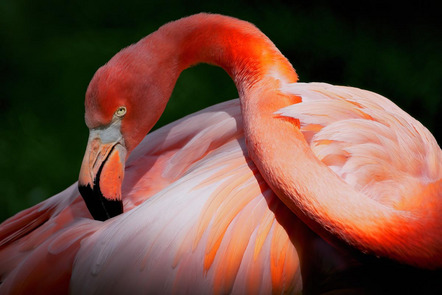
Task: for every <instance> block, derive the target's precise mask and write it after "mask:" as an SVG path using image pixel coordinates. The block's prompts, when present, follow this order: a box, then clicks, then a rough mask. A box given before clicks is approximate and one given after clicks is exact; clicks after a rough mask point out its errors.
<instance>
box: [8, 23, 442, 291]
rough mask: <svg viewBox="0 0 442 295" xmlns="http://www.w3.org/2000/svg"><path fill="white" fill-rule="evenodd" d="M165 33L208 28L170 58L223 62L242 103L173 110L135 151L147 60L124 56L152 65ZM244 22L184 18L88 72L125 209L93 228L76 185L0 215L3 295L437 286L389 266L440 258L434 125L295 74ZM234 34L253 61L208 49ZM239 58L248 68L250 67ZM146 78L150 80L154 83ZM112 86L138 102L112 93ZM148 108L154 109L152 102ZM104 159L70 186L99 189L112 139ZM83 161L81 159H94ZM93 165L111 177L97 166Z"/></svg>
mask: <svg viewBox="0 0 442 295" xmlns="http://www.w3.org/2000/svg"><path fill="white" fill-rule="evenodd" d="M179 22H181V23H179ZM201 22H202V23H201ZM204 25H207V26H206V27H207V30H205V29H204V28H205V26H204ZM177 28H180V30H183V31H185V32H191V33H189V34H190V35H192V34H196V36H199V38H203V37H205V36H206V35H205V34H206V33H207V34H212V35H211V36H212V39H209V40H206V39H204V40H202V39H198V40H199V41H201V42H202V43H203V44H206V43H209V44H212V43H213V44H214V45H213V46H214V47H211V50H214V51H210V50H209V51H204V50H203V51H202V53H198V52H196V53H195V51H192V50H189V51H188V52H187V53H186V54H183V55H182V57H181V58H182V59H181V62H182V63H183V65H186V66H188V65H190V64H193V63H195V58H199V59H202V61H206V62H214V63H217V64H219V65H220V66H222V67H223V68H225V69H226V71H227V72H228V73H229V74H230V75H231V76H232V78H233V80H234V81H235V83H236V85H237V87H238V89H239V93H240V99H241V103H240V102H239V101H238V100H234V101H229V102H226V103H223V104H220V105H217V106H214V107H211V108H209V109H206V110H203V111H201V112H198V113H196V114H193V115H190V116H188V117H185V118H183V119H181V120H179V121H177V122H174V123H172V124H170V125H168V126H165V127H163V128H161V129H159V130H157V131H155V132H153V133H151V134H149V135H147V136H146V137H145V138H144V140H143V141H141V143H140V144H139V145H138V146H137V147H136V148H135V149H134V147H135V145H136V143H137V140H136V139H135V138H137V137H139V136H140V135H139V134H142V133H143V130H144V129H143V128H150V127H151V126H150V125H151V124H152V123H151V122H152V121H149V122H148V123H143V124H145V125H146V126H147V127H143V128H142V127H139V126H137V130H136V132H137V133H136V134H135V135H133V134H132V135H131V134H129V133H130V130H131V129H130V128H129V127H128V126H131V125H129V123H127V122H132V121H134V119H133V118H134V117H131V116H130V115H131V111H132V109H131V106H132V105H131V103H132V104H133V103H135V102H136V101H137V100H136V99H135V98H137V99H138V95H139V93H144V92H143V91H147V90H148V88H146V86H145V85H144V86H142V87H141V86H139V85H137V84H136V82H137V81H138V80H137V79H138V76H137V75H135V74H141V72H139V71H140V68H141V70H142V69H143V66H144V64H143V63H139V62H138V63H136V67H135V68H136V70H133V69H132V68H131V67H132V62H133V61H139V60H140V59H142V58H144V57H145V56H147V55H146V54H145V53H142V52H143V51H142V50H147V51H148V52H150V53H151V54H152V55H150V56H149V57H148V62H146V61H145V60H142V61H143V62H146V65H151V64H152V63H155V64H156V63H158V64H161V65H162V66H164V64H162V62H165V59H163V57H167V53H168V52H169V51H168V50H170V48H166V49H165V50H164V51H162V52H161V53H158V54H159V55H160V56H159V58H158V59H157V60H156V59H155V58H154V57H155V55H153V53H155V52H156V50H158V48H161V46H158V44H160V45H164V44H169V43H167V37H170V36H174V34H177V32H175V31H174V30H177ZM198 30H200V31H201V32H202V33H198V32H199V31H198ZM217 30H218V31H219V32H221V33H220V34H219V36H218V38H220V39H217V35H216V34H215V33H216V32H217ZM255 30H256V31H257V29H256V28H254V27H253V26H251V25H250V24H247V23H244V22H241V21H238V20H235V19H232V18H227V17H222V16H216V15H197V16H193V17H190V18H188V19H183V20H181V21H178V22H176V23H171V24H168V25H166V27H165V28H162V29H160V30H159V31H158V32H157V33H156V34H153V35H152V37H147V39H143V40H142V41H140V43H139V44H138V45H134V46H132V47H129V48H128V49H126V50H123V51H122V52H121V53H119V54H118V55H117V56H116V57H114V59H113V60H112V61H111V62H110V63H109V64H108V65H107V66H106V67H104V68H102V69H101V70H100V71H99V72H97V74H96V77H95V78H94V80H93V82H91V86H90V88H89V90H88V98H87V100H86V110H87V111H86V114H87V116H86V119H87V123H88V125H89V127H90V128H91V134H92V135H93V136H95V135H96V134H97V132H98V131H97V130H101V129H102V128H104V127H103V126H108V125H106V124H108V123H109V122H111V123H109V124H110V125H109V126H112V128H113V129H106V130H108V133H106V135H105V136H103V134H101V135H100V136H101V137H96V138H92V137H90V142H91V143H92V144H91V145H90V146H91V147H94V144H95V143H94V141H93V140H97V138H100V140H101V141H102V142H103V143H106V144H107V142H109V138H112V140H114V139H113V138H117V140H118V144H117V146H118V149H119V150H118V151H120V150H122V148H124V147H126V146H127V148H128V152H129V153H130V157H129V158H128V159H127V162H126V168H125V172H124V181H123V184H122V189H121V196H122V198H121V199H122V202H123V207H124V213H123V214H122V215H119V216H116V217H114V218H112V219H109V220H107V221H105V222H100V221H95V220H92V219H91V218H90V215H89V212H88V211H87V208H86V206H85V204H84V203H83V201H82V199H81V197H80V195H79V192H78V190H77V188H76V185H73V186H71V187H70V188H68V189H67V190H66V191H64V192H62V193H60V194H58V195H56V196H54V197H52V198H50V199H48V200H46V201H44V202H42V203H41V204H39V205H36V206H35V207H33V208H30V209H28V210H26V211H24V212H21V213H19V214H18V215H16V216H14V217H12V218H11V219H9V220H7V221H5V222H4V223H3V224H2V225H1V227H0V230H1V232H0V261H2V263H1V265H0V276H1V281H2V284H1V285H0V292H2V293H11V292H12V293H26V292H30V291H33V292H35V290H39V291H42V293H46V290H48V289H51V290H56V291H58V292H67V291H68V290H70V291H71V292H73V293H80V294H93V293H95V294H96V293H106V294H109V293H114V294H120V293H123V292H124V293H148V292H161V293H230V292H232V293H237V294H243V293H253V294H255V293H263V294H266V293H271V292H272V293H281V292H282V291H284V292H288V293H299V292H301V291H302V290H303V288H304V290H305V291H307V292H313V293H316V292H320V291H330V290H337V289H345V288H355V289H354V290H358V291H361V290H362V289H361V288H368V291H373V290H375V291H380V290H384V289H383V288H386V289H385V290H394V289H393V288H394V287H395V284H399V280H398V279H402V276H404V277H405V278H406V277H408V278H415V277H416V276H418V275H420V277H419V280H422V279H423V278H425V277H427V276H429V283H430V286H431V284H434V286H435V284H437V283H435V282H436V280H437V277H438V276H440V272H438V271H436V272H428V271H419V270H417V269H415V268H412V267H408V266H400V264H397V263H405V264H411V265H414V266H416V265H417V266H419V267H425V268H432V269H439V268H440V267H441V265H442V252H441V251H442V239H441V236H442V226H441V219H440V218H439V217H440V213H439V212H440V209H442V205H441V204H442V203H441V201H440V197H441V196H440V191H441V185H442V180H441V179H442V168H441V164H442V152H441V149H440V147H439V146H438V144H437V142H436V141H435V139H434V138H433V136H432V135H431V133H430V132H429V131H428V130H426V129H425V127H423V126H422V125H421V124H420V123H419V122H417V121H416V120H414V119H413V118H411V117H410V116H409V115H408V114H406V113H405V112H403V111H402V110H400V109H399V108H398V107H397V106H396V105H394V104H393V103H392V102H391V101H389V100H388V99H386V98H384V97H382V96H380V95H378V94H375V93H372V92H369V91H365V90H360V89H356V88H351V87H343V86H332V85H329V84H323V83H293V82H295V80H296V74H295V73H294V71H293V72H292V70H291V66H290V65H289V64H288V62H286V60H285V59H284V58H283V57H282V55H281V56H280V53H279V51H277V49H276V48H275V47H274V46H273V44H271V42H270V41H269V40H268V39H266V38H265V36H264V37H263V35H262V33H260V32H259V31H257V32H255ZM195 32H196V33H195ZM228 33H231V34H228ZM244 33H245V34H247V36H252V38H250V39H251V41H250V44H252V45H253V50H254V52H253V54H252V53H250V54H251V55H252V56H254V54H257V56H260V55H259V54H258V53H260V52H261V51H260V50H261V49H260V48H261V47H262V46H263V48H265V50H264V51H262V52H264V53H265V54H262V56H264V57H265V59H264V61H262V64H263V65H260V64H259V63H260V60H259V59H258V60H254V59H245V58H244V57H243V56H242V55H244V54H249V52H248V51H247V50H243V49H245V48H247V46H246V45H242V46H244V48H242V47H241V49H240V50H239V51H238V52H236V51H234V48H235V47H227V49H225V48H224V47H222V46H221V45H219V44H218V43H217V42H221V41H220V40H225V39H226V38H227V39H228V40H229V42H226V43H229V44H231V43H232V42H233V41H232V40H235V38H234V37H232V36H235V37H238V36H239V37H244V36H243V34H244ZM165 36H166V37H165ZM220 36H221V37H220ZM226 36H228V37H226ZM187 37H188V36H187ZM239 37H238V38H239ZM182 38H183V40H186V34H184V35H183V36H182ZM223 38H224V39H223ZM229 38H232V39H229ZM165 40H166V41H165ZM189 40H192V41H189V43H192V44H193V43H194V42H197V41H198V40H197V41H195V39H189ZM155 42H157V43H155ZM210 42H212V43H210ZM178 43H179V42H178ZM221 44H222V42H221ZM234 44H236V43H234ZM153 45H156V46H153ZM169 45H170V44H169ZM188 45H189V44H188ZM211 46H212V45H211ZM223 46H227V45H223ZM151 47H152V48H153V49H150V48H151ZM189 47H190V48H194V47H192V46H191V45H189ZM267 47H268V48H267ZM171 48H172V47H171ZM149 50H152V51H149ZM183 50H184V49H183ZM189 52H190V53H189ZM208 52H209V53H210V52H215V53H219V52H221V53H220V54H221V56H217V55H216V54H215V55H214V56H212V55H210V54H209V55H208ZM226 56H227V57H226ZM221 57H222V58H224V59H226V58H231V59H233V62H232V63H229V60H228V59H227V60H222V59H221ZM238 58H240V59H239V61H240V62H238ZM260 58H261V57H260ZM167 61H168V62H169V60H167ZM196 61H198V59H196ZM170 62H171V63H172V64H174V63H173V60H172V61H170ZM250 62H252V63H253V66H252V67H247V65H249V64H248V63H250ZM272 62H274V63H272ZM255 63H256V64H255ZM287 64H288V65H287ZM121 65H124V66H123V67H121ZM115 69H117V70H115ZM154 69H155V67H153V66H152V67H149V71H152V72H154ZM167 69H168V70H170V68H167ZM182 69H183V68H181V67H180V66H178V67H177V68H175V69H174V70H176V71H178V72H177V73H174V75H172V76H170V79H171V81H167V80H161V79H165V78H167V74H168V72H167V71H166V73H163V74H162V75H164V76H161V77H160V78H159V83H158V84H155V85H156V87H157V88H158V89H160V90H161V91H159V90H158V89H157V90H155V91H154V95H157V96H158V97H155V99H159V98H163V99H166V101H167V98H168V97H167V94H168V93H170V91H171V88H172V87H173V84H174V82H175V80H176V78H177V75H178V74H179V71H180V70H182ZM246 69H248V70H246ZM123 70H124V71H127V72H128V74H127V75H124V78H122V80H123V81H124V82H122V84H118V83H120V82H119V80H118V77H119V76H118V75H114V74H115V73H122V72H121V71H123ZM124 71H123V73H124ZM149 73H150V72H149ZM148 76H149V77H148V78H149V79H147V80H148V81H149V83H150V82H152V81H153V80H152V79H154V78H153V77H152V76H151V75H148ZM174 79H175V80H174ZM142 81H144V82H145V81H146V79H145V78H142ZM111 82H113V83H111ZM144 82H143V83H144ZM140 83H141V82H140ZM122 85H124V87H123V88H122ZM127 85H129V87H128V86H127ZM134 85H136V87H135V88H136V89H135V90H133V89H134V88H133V87H134ZM149 85H150V84H149ZM158 85H159V86H158ZM166 86H167V87H169V88H170V89H169V88H167V87H166ZM152 87H153V86H152ZM161 87H165V88H167V89H163V90H162V89H161ZM121 89H123V90H124V91H123V90H121ZM140 91H141V92H140ZM103 93H104V94H103ZM121 93H124V94H125V95H126V96H131V95H133V96H134V97H135V98H134V100H130V99H128V101H121V99H122V98H121V97H122V95H118V94H121ZM134 93H135V94H134ZM147 94H148V93H145V94H144V96H146V95H147ZM103 95H105V96H103ZM162 95H165V96H166V97H164V96H162ZM97 97H98V98H97ZM115 97H118V101H117V102H115V101H114V100H115V99H116V98H115ZM123 97H124V96H123ZM99 99H108V100H110V103H109V104H107V102H106V100H103V101H100V100H99ZM143 99H146V98H145V97H143ZM95 100H98V102H96V101H95ZM153 101H154V102H156V100H153ZM102 104H104V105H105V106H101V105H102ZM120 105H124V107H125V108H126V107H127V117H123V116H115V115H113V114H112V112H113V110H114V109H115V108H116V107H119V106H120ZM145 105H146V103H145V102H143V107H144V106H145ZM154 105H155V104H154ZM149 107H152V104H151V105H149ZM102 109H103V111H102ZM137 111H139V110H137ZM153 112H154V113H158V115H159V114H160V113H161V112H162V107H161V106H158V107H157V109H155V110H154V111H153ZM88 114H89V115H88ZM116 114H118V113H116ZM140 114H142V113H140ZM112 116H113V117H112ZM145 116H147V115H146V114H145ZM153 116H157V114H155V115H153ZM124 120H126V121H124ZM131 120H132V121H131ZM149 120H154V119H149ZM100 122H106V124H105V125H103V126H101V125H100V124H102V123H100ZM125 122H126V123H125ZM124 124H126V125H124ZM143 124H141V125H143ZM97 126H98V127H97ZM115 126H117V127H115ZM143 126H144V125H143ZM100 128H101V129H100ZM106 128H107V127H106ZM115 128H117V129H115ZM109 130H110V131H109ZM134 132H135V131H134ZM128 134H129V135H128ZM92 135H91V136H92ZM91 138H92V139H91ZM283 139H284V140H283ZM132 150H133V151H132ZM98 155H100V154H99V153H98ZM104 155H107V156H99V157H101V158H97V159H98V162H99V163H101V162H102V163H103V164H100V165H102V166H100V168H97V167H98V166H94V167H95V168H93V169H92V170H93V173H92V174H89V171H87V172H84V171H86V170H84V171H83V170H82V173H81V174H80V178H81V180H84V181H85V182H88V183H89V184H90V185H91V186H94V187H95V186H98V184H97V183H99V184H100V185H101V188H103V187H104V186H105V185H108V183H109V182H108V181H107V179H105V177H108V175H111V176H109V177H115V175H117V177H121V176H119V175H122V174H118V173H116V174H113V173H111V172H112V169H110V168H106V167H111V168H113V167H119V166H118V165H119V164H118V163H119V162H118V161H116V162H112V165H111V164H107V163H108V159H110V158H111V157H114V156H115V155H117V156H118V154H117V152H116V151H115V150H114V148H110V149H108V150H107V151H106V154H104ZM85 159H86V160H85V161H84V162H83V164H84V165H88V164H89V163H92V161H91V160H90V159H92V158H89V157H85ZM85 163H86V164H85ZM94 165H95V164H94ZM106 165H109V166H106ZM103 167H105V168H103ZM82 169H83V168H82ZM103 169H108V170H109V171H111V172H110V174H100V173H101V172H100V171H102V170H103ZM97 171H98V172H97ZM94 173H97V175H98V176H99V177H101V178H99V180H98V181H95V180H93V175H94ZM109 179H112V178H109ZM91 189H93V193H94V194H95V193H96V192H97V191H98V192H100V194H101V195H100V197H102V198H106V194H104V195H103V194H102V193H103V192H106V191H110V192H116V194H115V198H118V197H119V194H118V188H114V187H111V188H110V189H109V188H106V187H105V188H104V190H103V189H102V190H101V191H100V190H96V189H95V188H92V187H91ZM112 198H114V197H112ZM112 198H110V199H112ZM281 200H282V201H281ZM89 206H90V205H89ZM307 225H308V226H307ZM309 227H310V228H312V229H313V230H314V231H316V232H317V234H319V235H320V236H321V237H322V238H321V237H320V236H318V235H317V234H316V233H314V232H313V231H312V230H310V228H309ZM416 237H419V238H416ZM325 240H327V241H328V242H326V241H325ZM361 251H362V252H364V253H365V252H367V253H369V254H370V255H373V254H375V255H380V256H382V257H384V259H382V260H380V261H378V260H377V259H376V258H374V256H365V255H363V254H361V253H360V252H361ZM385 258H387V260H385ZM389 259H393V260H396V261H397V262H391V261H390V260H389ZM377 268H385V269H384V270H382V269H379V270H378V269H377ZM361 270H362V271H361ZM383 271H384V272H383ZM353 272H355V273H356V275H352V274H351V273H353ZM390 272H394V273H395V276H394V277H393V278H395V279H396V281H394V280H393V282H391V284H389V285H387V286H385V283H387V282H388V280H386V279H385V278H384V275H385V274H389V273H390ZM349 274H350V275H349ZM371 280H373V282H372V281H371ZM404 290H406V289H404ZM416 290H419V289H416ZM428 290H431V289H428Z"/></svg>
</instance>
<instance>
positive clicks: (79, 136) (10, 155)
mask: <svg viewBox="0 0 442 295" xmlns="http://www.w3.org/2000/svg"><path fill="white" fill-rule="evenodd" d="M216 2H219V3H220V4H215V3H210V2H208V1H201V2H200V3H198V2H197V1H165V0H163V1H132V0H126V1H118V2H117V1H115V2H114V1H109V0H107V1H91V0H86V1H56V0H52V1H50V0H39V1H31V0H29V1H23V0H3V1H0V42H1V43H0V73H1V88H0V118H1V124H0V171H1V172H0V173H1V175H0V176H1V177H0V221H1V220H3V219H5V218H7V217H9V216H11V215H12V214H14V213H16V212H17V211H19V210H22V209H24V208H26V207H29V206H31V205H33V204H36V203H37V202H39V201H41V200H43V199H45V198H47V197H50V196H51V195H53V194H55V193H57V192H59V191H61V190H63V189H64V188H66V187H67V186H69V185H70V184H72V183H73V182H75V181H76V179H77V176H78V171H79V168H80V164H81V159H82V156H83V153H84V150H85V146H86V140H87V136H88V131H87V128H86V127H85V124H84V122H83V99H84V92H85V90H86V87H87V85H88V82H89V80H90V79H91V77H92V75H93V74H94V72H95V70H96V69H97V68H98V67H100V66H101V65H102V64H104V63H105V62H106V61H107V60H109V59H110V58H111V57H112V56H113V55H114V54H115V53H116V52H117V51H118V50H119V49H121V48H123V47H125V46H127V45H129V44H130V43H133V42H136V41H137V40H139V39H140V38H142V37H143V36H145V35H147V34H149V33H150V32H152V31H154V30H156V29H157V28H158V27H159V26H160V25H162V24H164V23H166V22H168V21H171V20H174V19H177V18H180V17H183V16H186V15H190V14H193V13H197V12H200V11H206V12H217V13H223V14H228V15H232V16H236V17H239V18H242V19H245V20H248V21H250V22H252V23H254V24H255V25H257V26H258V27H259V28H260V29H261V30H262V31H263V32H264V33H265V34H267V35H268V36H269V37H270V39H272V40H273V41H274V42H275V44H276V45H277V47H278V48H279V49H280V50H281V52H282V53H283V54H284V55H286V56H287V57H288V58H289V60H290V61H291V62H292V63H293V65H294V67H295V68H296V69H297V72H298V74H299V76H300V79H301V81H304V82H309V81H324V82H329V83H334V84H341V85H351V86H356V87H360V88H365V89H368V90H372V91H375V92H378V93H380V94H382V95H384V96H387V97H388V98H390V99H391V100H393V101H394V102H395V103H396V104H398V105H399V106H400V107H402V108H403V109H405V110H406V111H407V112H409V113H410V114H411V115H412V116H414V117H415V118H417V119H418V120H420V121H421V122H422V123H423V124H424V125H425V126H427V127H428V128H429V129H430V130H431V131H432V132H433V134H434V135H435V136H436V138H437V139H438V142H440V141H441V129H440V128H437V127H439V126H440V125H441V124H440V123H439V121H438V120H440V117H438V116H440V115H441V108H442V106H441V97H442V96H441V93H442V83H441V82H442V61H441V52H442V48H441V47H442V46H441V33H440V32H441V26H440V25H439V24H438V23H439V21H440V19H441V15H440V12H439V10H438V9H436V7H435V6H434V7H433V6H429V5H428V4H425V3H424V2H419V3H417V2H416V3H414V5H415V6H413V7H411V6H405V4H401V5H391V6H390V5H389V4H387V3H384V4H362V3H361V2H360V1H354V3H353V2H350V3H344V2H339V1H333V3H328V2H332V1H318V2H314V4H312V2H311V1H298V2H296V3H295V4H293V3H291V2H289V1H286V2H287V3H284V2H282V1H216ZM293 2H295V1H293ZM235 97H237V94H236V90H235V88H234V86H233V83H232V82H231V81H230V80H229V78H228V76H227V75H226V74H224V73H223V72H222V70H220V69H217V68H214V67H210V66H197V67H195V68H192V69H190V70H187V71H185V72H184V73H183V75H182V76H181V77H180V79H179V81H178V84H177V87H176V89H175V91H174V94H173V97H172V99H171V101H170V103H169V105H168V108H167V109H166V113H165V115H164V116H163V118H162V119H161V122H160V124H165V123H167V122H170V121H172V120H175V119H177V118H180V117H182V116H183V115H185V114H188V113H191V112H194V111H196V110H199V109H201V108H203V107H205V106H209V105H212V104H214V103H217V102H221V101H223V100H226V99H231V98H235Z"/></svg>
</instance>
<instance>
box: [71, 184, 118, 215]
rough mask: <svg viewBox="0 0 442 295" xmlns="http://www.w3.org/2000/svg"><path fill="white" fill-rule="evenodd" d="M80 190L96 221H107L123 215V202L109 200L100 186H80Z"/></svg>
mask: <svg viewBox="0 0 442 295" xmlns="http://www.w3.org/2000/svg"><path fill="white" fill-rule="evenodd" d="M78 190H79V191H80V194H81V196H82V197H83V200H84V202H85V203H86V206H87V208H88V210H89V212H90V213H91V215H92V217H93V218H94V219H95V220H100V221H105V220H107V219H109V218H112V217H115V216H117V215H120V214H121V213H123V202H122V201H121V200H109V199H107V198H106V197H104V196H103V194H102V193H101V191H100V188H99V187H98V186H94V188H92V187H91V186H90V185H89V184H88V185H81V184H78Z"/></svg>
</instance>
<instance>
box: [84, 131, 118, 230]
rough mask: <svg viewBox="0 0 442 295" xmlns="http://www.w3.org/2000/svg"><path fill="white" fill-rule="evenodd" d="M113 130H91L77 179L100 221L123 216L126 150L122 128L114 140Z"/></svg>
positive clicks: (85, 198) (86, 200) (91, 209)
mask: <svg viewBox="0 0 442 295" xmlns="http://www.w3.org/2000/svg"><path fill="white" fill-rule="evenodd" d="M113 127H114V126H112V125H111V126H109V127H108V128H106V129H93V130H91V132H90V135H89V140H88V144H87V147H86V153H85V155H84V158H83V162H82V164H81V169H80V176H79V179H78V189H79V191H80V194H81V196H82V197H83V199H84V201H85V203H86V205H87V208H88V209H89V212H90V213H91V215H92V217H93V218H94V219H96V220H101V221H105V220H107V219H109V218H112V217H114V216H117V215H119V214H121V213H123V202H122V200H121V184H122V182H123V177H124V167H125V161H126V154H127V150H126V147H125V145H124V141H123V139H122V136H121V133H120V132H119V128H118V134H119V136H115V135H116V134H115V130H112V128H113ZM114 129H115V128H114Z"/></svg>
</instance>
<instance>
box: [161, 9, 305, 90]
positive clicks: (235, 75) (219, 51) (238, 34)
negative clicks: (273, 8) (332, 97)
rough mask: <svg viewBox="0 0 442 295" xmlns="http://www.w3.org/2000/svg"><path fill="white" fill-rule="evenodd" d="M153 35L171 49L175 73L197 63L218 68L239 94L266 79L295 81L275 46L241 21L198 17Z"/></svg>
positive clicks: (167, 25) (254, 28)
mask: <svg viewBox="0 0 442 295" xmlns="http://www.w3.org/2000/svg"><path fill="white" fill-rule="evenodd" d="M155 34H157V35H158V36H161V37H160V38H165V39H167V42H168V43H169V44H171V46H172V47H173V48H174V50H175V52H174V53H173V55H174V56H175V57H176V58H177V69H178V72H181V71H183V70H184V69H186V68H188V67H190V66H193V65H195V64H197V63H208V64H213V65H217V66H220V67H222V68H223V69H224V70H225V71H226V72H227V73H228V74H229V75H230V77H231V78H232V79H233V81H234V82H235V85H236V87H237V88H238V91H239V93H240V95H241V94H242V93H243V92H244V91H246V90H247V89H250V88H251V87H252V86H253V85H255V84H256V83H257V82H258V81H262V80H263V79H264V78H265V77H266V76H273V77H275V78H278V79H280V80H282V81H284V82H287V83H294V82H296V81H297V79H298V76H297V75H296V72H295V70H294V69H293V67H292V65H291V64H290V63H289V61H288V60H287V59H286V58H285V57H284V56H283V55H282V54H281V52H280V51H279V50H278V49H277V48H276V46H275V45H274V44H273V43H272V42H271V41H270V40H269V39H268V38H267V37H266V36H265V35H264V34H263V33H262V32H261V31H259V30H258V29H257V28H256V27H255V26H253V25H252V24H250V23H248V22H245V21H241V20H238V19H235V18H231V17H227V16H222V15H211V14H198V15H194V16H192V17H187V18H183V19H180V20H177V21H174V22H171V23H168V24H166V25H164V26H162V27H161V28H160V29H159V30H158V31H157V32H156V33H155ZM177 49H178V51H176V50H177Z"/></svg>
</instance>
